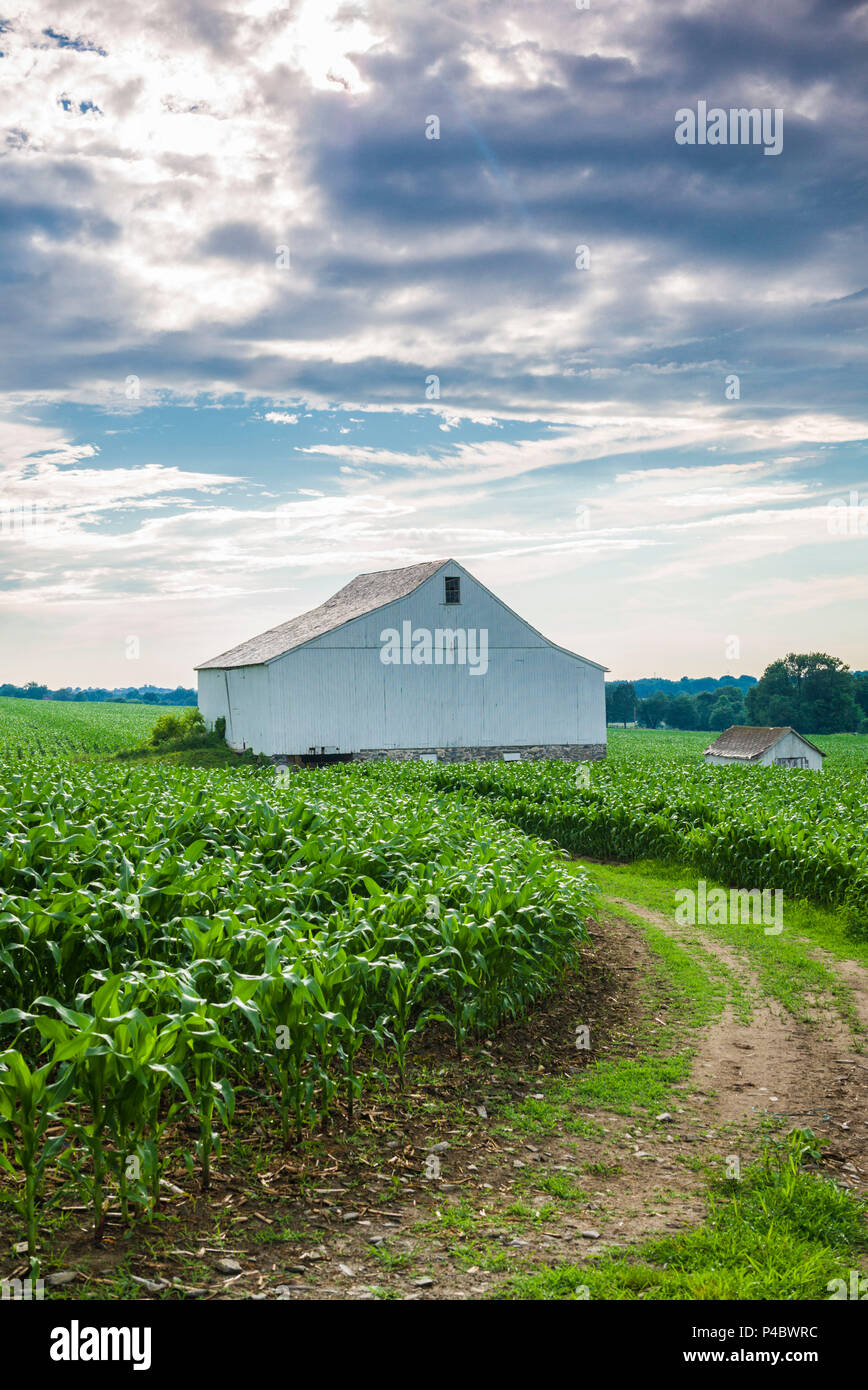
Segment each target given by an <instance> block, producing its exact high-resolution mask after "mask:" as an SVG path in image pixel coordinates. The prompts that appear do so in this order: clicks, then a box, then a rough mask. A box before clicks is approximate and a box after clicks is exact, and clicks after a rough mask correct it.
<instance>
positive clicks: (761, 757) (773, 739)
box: [705, 724, 826, 772]
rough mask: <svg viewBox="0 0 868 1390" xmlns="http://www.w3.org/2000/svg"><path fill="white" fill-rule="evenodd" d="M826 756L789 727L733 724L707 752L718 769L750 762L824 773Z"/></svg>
mask: <svg viewBox="0 0 868 1390" xmlns="http://www.w3.org/2000/svg"><path fill="white" fill-rule="evenodd" d="M825 756H826V755H825V753H824V752H823V751H822V749H820V748H818V747H817V745H816V744H815V743H811V741H810V739H807V738H805V736H804V734H799V733H797V732H796V730H795V729H791V728H790V727H789V726H788V725H786V726H777V727H775V728H768V729H767V728H763V727H757V726H751V725H747V724H732V725H730V727H729V728H728V729H724V731H723V733H722V734H721V735H720V737H719V738H716V739H715V740H714V743H711V744H709V746H708V747H707V748H706V750H705V761H706V762H707V763H710V764H711V765H713V766H714V767H728V766H729V765H730V764H731V763H746V764H748V765H749V766H752V767H806V768H810V769H811V771H813V772H822V770H823V759H824V758H825Z"/></svg>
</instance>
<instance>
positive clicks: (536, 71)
mask: <svg viewBox="0 0 868 1390" xmlns="http://www.w3.org/2000/svg"><path fill="white" fill-rule="evenodd" d="M0 16H2V18H0V55H2V56H0V112H2V120H0V284H2V294H0V316H2V320H3V332H2V335H0V625H2V626H0V631H2V644H0V647H2V662H0V668H2V669H0V680H15V681H24V680H28V679H36V680H45V681H48V683H49V684H52V685H55V684H66V683H70V684H73V685H89V684H108V685H115V684H118V685H120V684H141V683H144V682H154V683H157V684H170V685H175V684H177V683H183V684H189V683H192V681H193V679H194V677H193V666H194V665H195V663H196V662H197V661H202V660H205V659H207V658H209V657H211V656H214V655H215V654H216V653H217V652H219V651H222V650H225V649H226V648H227V647H229V646H230V645H232V644H234V643H235V642H237V641H239V640H241V639H243V638H245V637H248V636H250V635H252V634H253V633H255V632H258V631H260V630H262V629H265V628H267V627H270V626H273V625H274V624H276V623H278V622H281V621H284V620H285V619H286V618H288V617H290V616H292V615H293V614H294V613H297V612H300V611H303V610H304V609H307V608H310V607H313V606H315V605H316V604H317V603H319V602H321V601H322V600H323V599H324V598H326V597H327V596H328V595H329V594H331V593H333V592H334V591H335V590H336V589H337V588H339V587H340V586H341V585H342V584H343V583H345V582H346V581H347V580H348V579H349V578H351V577H352V575H354V574H356V573H358V572H360V571H363V570H372V569H383V568H390V567H394V566H398V565H402V564H410V563H413V562H415V561H417V560H420V559H427V558H435V557H448V556H454V557H455V558H456V559H458V560H460V561H461V562H462V563H464V564H465V565H466V566H467V567H468V568H469V569H470V570H471V571H472V572H473V573H475V574H476V575H477V576H478V577H479V578H480V579H482V580H483V581H484V582H485V583H487V584H488V585H490V586H491V587H492V588H493V589H494V590H495V591H496V592H497V593H499V594H500V595H501V596H502V597H503V598H504V599H505V600H506V601H507V602H508V603H509V604H510V605H511V606H512V607H514V608H516V609H517V610H518V611H519V612H520V613H522V614H523V615H524V616H526V617H527V618H528V619H529V620H530V621H531V622H532V623H533V624H534V625H535V626H536V627H538V628H539V629H541V630H542V631H543V632H544V633H546V634H547V635H548V636H550V637H552V638H553V639H555V640H556V641H558V642H560V643H562V644H563V645H565V646H568V647H570V648H572V649H574V650H577V651H579V652H581V653H582V654H583V655H586V656H589V657H591V658H593V659H594V660H597V661H600V662H602V663H604V664H606V665H608V666H609V667H610V668H611V671H612V674H613V676H615V677H619V678H629V677H638V676H643V675H651V674H658V675H664V676H670V677H678V676H680V675H683V674H689V675H700V674H714V675H722V674H726V673H729V674H734V675H738V674H740V673H742V672H750V673H752V674H757V675H758V674H760V673H761V671H762V669H763V667H764V665H765V664H766V663H767V662H768V661H769V660H771V659H773V658H774V657H776V656H778V655H782V654H783V653H784V652H785V651H787V650H791V649H796V650H810V649H815V648H820V649H825V650H829V651H831V652H833V653H835V654H837V655H840V656H842V657H843V658H844V659H845V660H847V661H849V662H850V663H851V664H852V665H853V666H855V667H859V668H864V667H868V638H866V632H868V624H866V612H868V563H866V561H868V463H866V453H865V441H866V437H868V387H866V383H868V353H866V335H865V313H866V306H868V264H866V240H865V213H866V201H868V179H866V168H868V156H866V131H868V88H866V84H865V72H866V70H868V5H866V4H858V3H855V4H854V3H849V2H848V0H817V3H814V4H811V3H802V2H800V0H730V2H729V3H727V4H726V5H721V4H720V3H706V0H676V2H675V3H671V2H670V0H618V3H615V0H590V4H589V6H588V8H585V9H579V8H578V7H577V5H576V4H575V0H541V2H540V3H538V2H537V0H498V3H493V0H438V3H437V4H436V5H431V4H421V3H415V0H371V2H370V3H368V2H367V0H358V3H355V0H348V3H332V0H302V3H295V4H289V5H286V6H276V5H274V4H272V3H270V0H227V2H226V3H225V4H221V3H218V0H215V3H200V0H140V3H137V4H136V5H119V4H117V3H111V2H110V0H94V3H63V0H60V3H57V0H43V2H42V3H39V4H38V5H37V4H28V5H25V6H23V7H22V6H21V5H20V3H18V0H10V3H9V5H8V6H7V8H6V9H0ZM700 102H707V104H708V107H709V108H718V107H719V108H723V109H724V110H728V109H729V108H739V107H746V108H758V109H763V108H767V109H768V110H769V111H774V110H779V111H781V112H782V113H783V116H782V122H783V125H782V129H783V148H782V150H781V152H780V153H779V154H776V155H771V156H770V155H767V154H766V153H765V151H764V148H763V146H762V144H746V145H743V144H725V145H723V144H709V143H706V144H699V143H697V144H679V143H677V142H676V140H675V130H676V124H677V122H676V112H677V111H679V110H683V109H692V110H697V109H698V103H700ZM433 118H436V120H435V119H433ZM438 136H439V138H434V137H438ZM582 247H584V248H586V250H585V251H584V252H582V251H579V250H578V249H577V248H582ZM577 263H578V264H577ZM438 393H439V394H438Z"/></svg>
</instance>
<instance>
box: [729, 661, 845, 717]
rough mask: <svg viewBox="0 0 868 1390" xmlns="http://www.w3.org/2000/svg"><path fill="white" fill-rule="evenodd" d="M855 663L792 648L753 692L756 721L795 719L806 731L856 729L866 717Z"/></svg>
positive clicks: (749, 702)
mask: <svg viewBox="0 0 868 1390" xmlns="http://www.w3.org/2000/svg"><path fill="white" fill-rule="evenodd" d="M856 689H857V687H856V682H855V681H854V679H853V676H852V674H851V672H850V668H849V666H847V665H846V664H845V663H844V662H843V661H840V660H839V659H838V657H836V656H829V655H828V654H827V653H826V652H807V653H803V652H788V653H787V655H786V657H783V658H781V659H779V660H778V661H773V662H772V663H771V664H770V665H769V666H767V667H766V669H765V671H764V672H763V675H762V678H761V679H760V681H759V682H758V684H757V685H755V686H753V687H752V689H750V690H749V691H748V693H747V697H746V702H745V703H746V709H747V715H748V718H749V720H750V722H751V723H753V724H764V725H774V724H789V725H791V726H792V727H793V728H794V729H798V730H799V732H800V733H803V734H837V733H851V732H852V731H853V730H854V729H856V728H857V726H858V724H859V720H860V707H859V705H858V704H857V702H856V698H855V696H856Z"/></svg>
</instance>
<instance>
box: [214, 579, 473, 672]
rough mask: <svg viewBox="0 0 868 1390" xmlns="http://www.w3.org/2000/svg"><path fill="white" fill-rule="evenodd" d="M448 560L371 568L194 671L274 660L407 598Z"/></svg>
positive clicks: (261, 663) (255, 664)
mask: <svg viewBox="0 0 868 1390" xmlns="http://www.w3.org/2000/svg"><path fill="white" fill-rule="evenodd" d="M450 563H452V562H451V561H449V560H425V561H423V562H422V564H419V565H407V566H405V568H404V569H397V570H374V571H372V572H371V573H369V574H357V575H356V577H355V579H351V580H350V582H349V584H345V585H344V587H343V588H342V589H339V590H338V592H337V593H336V594H332V596H331V598H327V599H326V601H325V603H321V604H320V606H319V608H311V609H310V611H309V612H308V613H299V615H298V616H297V617H295V618H290V619H289V621H288V622H286V623H281V624H280V625H279V626H278V627H272V628H269V629H268V631H267V632H261V633H260V634H259V636H258V637H250V638H248V640H247V641H246V642H240V643H239V645H238V646H237V647H231V648H230V650H229V651H228V652H223V653H221V655H220V656H215V657H213V658H212V659H211V661H203V662H202V663H201V664H200V665H199V666H197V667H196V670H197V671H207V670H208V669H209V667H215V666H216V667H218V668H219V669H221V670H223V669H224V668H226V667H230V666H261V665H263V664H264V663H265V662H266V661H273V660H274V658H275V657H277V656H283V654H284V653H285V652H291V651H292V650H293V649H294V648H295V647H301V646H303V645H304V643H305V642H310V641H311V640H312V639H313V638H314V637H322V636H323V634H324V633H326V632H332V631H333V630H334V629H335V628H337V627H342V626H343V624H344V623H348V622H351V621H352V619H353V618H361V617H364V615H365V614H366V613H372V612H373V611H374V609H376V608H382V607H383V605H384V604H386V603H391V602H392V601H393V600H394V599H398V598H406V597H407V595H408V594H412V592H413V590H414V589H418V587H419V585H420V584H422V583H424V581H425V580H426V579H430V578H431V575H432V574H436V573H437V571H438V570H439V569H442V568H443V566H444V565H447V564H450Z"/></svg>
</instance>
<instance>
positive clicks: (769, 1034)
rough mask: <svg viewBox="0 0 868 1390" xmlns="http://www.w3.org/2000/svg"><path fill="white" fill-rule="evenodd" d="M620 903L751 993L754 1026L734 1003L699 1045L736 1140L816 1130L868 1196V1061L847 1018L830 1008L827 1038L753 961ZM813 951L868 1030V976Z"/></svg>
mask: <svg viewBox="0 0 868 1390" xmlns="http://www.w3.org/2000/svg"><path fill="white" fill-rule="evenodd" d="M612 901H613V902H615V903H617V904H619V905H620V906H622V907H626V908H628V909H629V910H630V911H631V912H633V913H636V914H637V915H638V916H640V917H643V918H644V919H645V920H646V921H649V922H651V923H653V924H654V926H656V927H658V928H659V929H660V930H661V931H664V932H665V933H666V934H667V936H669V937H671V938H672V939H674V940H677V941H679V942H680V943H685V942H687V941H689V940H690V939H691V938H692V939H694V940H696V941H698V942H699V943H700V944H701V945H702V947H703V948H704V949H705V950H707V951H710V952H711V954H712V955H714V956H715V957H716V958H717V959H718V960H721V961H722V962H723V963H724V964H725V965H726V967H727V969H728V970H730V971H732V972H733V974H734V975H735V976H737V977H739V978H740V979H741V980H742V982H743V983H744V984H746V985H747V987H748V989H749V990H750V993H751V996H752V1000H753V1007H752V1018H751V1020H750V1022H749V1023H745V1022H742V1021H739V1020H738V1019H737V1018H736V1016H735V1013H734V1010H733V1008H732V1005H731V1004H728V1005H727V1007H726V1008H725V1010H724V1012H723V1014H722V1015H721V1016H720V1018H719V1019H718V1020H717V1022H716V1023H714V1024H712V1025H711V1026H710V1027H709V1028H707V1029H706V1030H704V1032H703V1035H702V1037H701V1039H700V1040H699V1042H698V1045H697V1055H696V1059H695V1062H694V1068H693V1078H694V1080H695V1082H696V1084H697V1086H699V1087H700V1088H704V1089H705V1091H706V1093H707V1094H709V1095H713V1097H714V1100H715V1105H714V1111H715V1122H716V1123H717V1125H718V1126H719V1127H720V1126H726V1125H731V1126H734V1127H735V1128H734V1137H735V1136H738V1137H739V1139H740V1140H741V1142H742V1143H743V1144H746V1146H747V1147H748V1149H749V1151H753V1150H755V1148H756V1140H757V1137H758V1136H757V1133H756V1128H755V1127H756V1125H757V1124H758V1122H759V1121H760V1120H761V1119H763V1118H766V1117H770V1116H773V1117H776V1118H779V1119H783V1120H784V1121H786V1122H787V1125H788V1127H789V1128H792V1127H799V1128H809V1129H812V1130H813V1131H814V1133H816V1134H820V1135H823V1136H824V1137H825V1138H827V1139H828V1140H829V1148H828V1149H827V1151H826V1155H827V1157H828V1158H829V1159H831V1160H832V1161H833V1162H834V1163H835V1164H836V1165H837V1166H838V1167H839V1168H840V1171H839V1173H838V1174H837V1176H838V1177H839V1180H843V1181H845V1182H847V1183H848V1184H850V1185H851V1186H852V1187H853V1190H854V1191H858V1192H862V1193H864V1192H866V1191H868V1058H866V1057H861V1056H858V1055H856V1054H855V1053H854V1051H853V1037H852V1033H851V1031H850V1029H849V1028H848V1027H847V1025H846V1024H845V1022H844V1020H843V1019H842V1018H841V1017H840V1016H839V1015H838V1014H837V1013H835V1012H833V1011H831V1010H829V1011H827V1012H826V1013H825V1014H824V1018H823V1025H824V1026H823V1033H822V1034H821V1033H820V1032H819V1030H818V1029H817V1028H816V1027H813V1026H811V1025H810V1024H807V1023H802V1022H800V1021H798V1020H796V1019H794V1018H793V1017H792V1016H791V1015H790V1014H789V1013H787V1011H786V1010H785V1009H783V1008H782V1007H781V1005H780V1004H779V1003H778V1002H777V1001H776V1000H774V999H769V998H766V997H763V995H762V994H761V992H760V990H759V987H758V983H757V979H756V976H755V974H754V973H753V972H752V971H751V969H750V967H749V966H748V965H747V964H746V962H745V960H744V959H743V958H742V957H741V956H739V955H738V954H737V953H735V952H734V951H732V950H730V949H728V948H727V947H726V946H725V945H723V944H722V943H721V942H719V941H717V940H715V939H714V937H713V936H711V935H710V934H708V933H707V932H701V931H697V929H696V928H693V927H691V928H690V933H691V938H688V936H687V934H686V933H685V931H684V929H683V928H679V927H678V926H676V924H675V923H674V922H673V921H672V919H671V918H668V917H667V916H665V914H663V913H658V912H653V911H651V910H650V909H648V908H645V907H642V906H639V905H638V904H636V903H631V902H628V901H627V900H625V899H612ZM814 954H816V955H817V956H818V957H820V958H821V959H822V960H823V962H824V964H826V965H827V966H828V967H829V968H830V969H831V970H832V971H833V972H834V973H835V974H836V975H837V976H838V978H839V979H840V980H842V981H843V982H844V983H845V984H846V985H847V986H848V987H849V988H850V989H851V990H852V992H853V1002H854V1007H855V1009H856V1012H857V1014H858V1016H859V1018H860V1019H861V1020H862V1021H863V1022H865V1023H866V1024H868V971H866V970H865V969H864V967H863V966H861V965H859V964H858V963H857V962H855V961H841V960H839V959H838V958H837V957H836V956H833V955H831V954H830V953H829V952H825V951H823V952H820V951H815V952H814Z"/></svg>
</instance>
